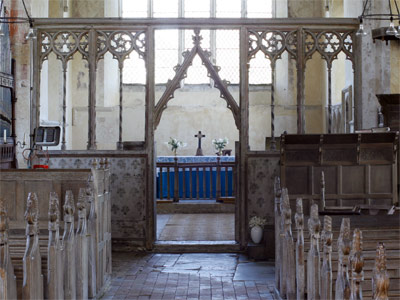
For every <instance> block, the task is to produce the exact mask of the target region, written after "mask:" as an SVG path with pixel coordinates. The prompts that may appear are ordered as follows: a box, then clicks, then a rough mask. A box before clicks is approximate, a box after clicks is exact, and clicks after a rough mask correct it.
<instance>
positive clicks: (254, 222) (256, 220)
mask: <svg viewBox="0 0 400 300" xmlns="http://www.w3.org/2000/svg"><path fill="white" fill-rule="evenodd" d="M265 224H267V220H266V219H265V218H261V217H257V216H253V217H252V218H251V219H250V222H249V227H250V228H253V227H254V226H260V227H264V226H265Z"/></svg>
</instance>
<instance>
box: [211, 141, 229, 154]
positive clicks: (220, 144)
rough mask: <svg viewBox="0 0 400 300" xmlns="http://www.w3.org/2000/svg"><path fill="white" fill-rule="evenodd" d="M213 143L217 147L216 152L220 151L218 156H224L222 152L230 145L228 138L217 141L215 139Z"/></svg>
mask: <svg viewBox="0 0 400 300" xmlns="http://www.w3.org/2000/svg"><path fill="white" fill-rule="evenodd" d="M212 143H213V145H214V147H215V149H216V150H218V154H219V155H221V154H222V150H223V149H224V148H225V146H226V145H227V144H228V143H229V141H228V139H227V138H223V139H221V138H219V139H218V140H217V139H213V140H212Z"/></svg>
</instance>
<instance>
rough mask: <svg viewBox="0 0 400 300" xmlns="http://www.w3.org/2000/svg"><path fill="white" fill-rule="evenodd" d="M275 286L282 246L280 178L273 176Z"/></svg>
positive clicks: (280, 265) (278, 286)
mask: <svg viewBox="0 0 400 300" xmlns="http://www.w3.org/2000/svg"><path fill="white" fill-rule="evenodd" d="M274 191H275V287H276V288H277V289H280V276H281V274H280V273H281V268H282V263H281V262H282V258H281V257H282V247H281V210H280V204H281V196H282V190H281V180H280V178H279V177H278V176H277V177H275V184H274Z"/></svg>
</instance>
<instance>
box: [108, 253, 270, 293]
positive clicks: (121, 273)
mask: <svg viewBox="0 0 400 300" xmlns="http://www.w3.org/2000/svg"><path fill="white" fill-rule="evenodd" d="M273 285H274V267H273V264H272V263H270V262H252V261H248V260H247V258H246V257H245V256H244V255H240V254H224V253H186V254H146V253H113V275H112V280H111V285H110V287H109V288H108V290H107V291H106V293H105V295H104V296H103V297H102V298H101V299H185V300H189V299H193V300H194V299H216V300H217V299H243V300H244V299H274V297H273Z"/></svg>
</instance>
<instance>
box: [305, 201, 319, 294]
mask: <svg viewBox="0 0 400 300" xmlns="http://www.w3.org/2000/svg"><path fill="white" fill-rule="evenodd" d="M320 232H321V222H320V221H319V217H318V205H317V204H313V205H312V206H311V211H310V218H309V219H308V233H309V234H310V250H309V252H308V257H307V299H313V300H315V299H320V296H319V288H320V254H319V238H320Z"/></svg>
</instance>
